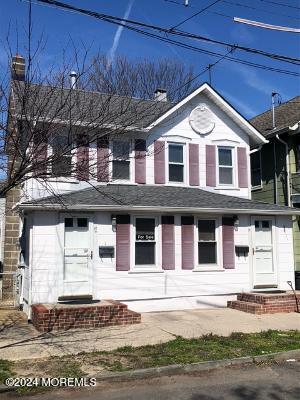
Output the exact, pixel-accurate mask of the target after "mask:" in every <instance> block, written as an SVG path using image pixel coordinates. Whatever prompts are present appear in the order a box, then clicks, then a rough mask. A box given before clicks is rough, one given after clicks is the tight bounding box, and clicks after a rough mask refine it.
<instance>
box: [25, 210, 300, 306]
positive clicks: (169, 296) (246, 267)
mask: <svg viewBox="0 0 300 400" xmlns="http://www.w3.org/2000/svg"><path fill="white" fill-rule="evenodd" d="M92 218H93V221H94V228H93V231H94V232H93V234H94V235H93V237H94V239H93V242H94V245H93V252H94V257H93V267H92V268H93V272H92V276H93V296H94V298H97V299H116V300H122V301H125V302H128V304H130V306H131V307H132V308H133V309H136V310H139V311H150V310H169V309H182V308H194V307H205V308H210V307H215V306H225V305H226V300H227V299H230V298H232V295H233V294H234V293H237V292H241V291H248V290H251V288H252V268H251V260H252V255H251V251H250V252H249V256H248V257H240V258H239V257H237V256H236V259H235V268H234V269H232V270H221V271H217V270H215V271H195V270H194V271H188V270H186V271H183V270H182V269H181V234H180V232H181V231H180V216H179V215H178V216H175V254H176V268H175V270H173V271H160V272H154V273H137V272H136V271H134V269H133V268H131V271H129V272H124V271H116V270H115V259H112V260H110V259H103V260H101V258H100V257H99V252H98V248H99V246H115V233H114V232H113V231H112V226H111V214H110V213H100V212H98V213H95V214H94V215H93V217H92ZM239 221H240V224H239V228H238V230H237V231H235V244H239V245H249V246H250V250H251V235H250V226H249V224H250V217H249V216H240V218H239ZM33 223H34V225H33V230H32V250H33V252H32V257H31V260H32V261H31V263H32V265H31V267H32V303H38V302H54V303H55V302H56V301H57V298H58V296H59V287H60V279H62V268H63V262H62V257H63V252H62V247H63V238H62V237H61V230H60V227H59V214H58V213H55V212H35V214H34V218H33ZM131 236H132V241H133V240H134V232H133V231H132V235H131ZM292 243H293V242H292V223H291V218H290V217H283V216H279V217H277V218H276V257H277V266H278V271H279V274H278V279H279V288H281V289H288V287H287V284H286V281H287V280H291V281H294V272H293V244H292ZM157 244H158V246H160V238H158V240H157ZM220 245H221V244H220ZM195 247H196V243H195Z"/></svg>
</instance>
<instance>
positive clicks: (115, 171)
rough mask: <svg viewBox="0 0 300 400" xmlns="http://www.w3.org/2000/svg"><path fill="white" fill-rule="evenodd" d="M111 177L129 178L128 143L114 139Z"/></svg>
mask: <svg viewBox="0 0 300 400" xmlns="http://www.w3.org/2000/svg"><path fill="white" fill-rule="evenodd" d="M112 154H113V161H112V177H113V179H124V180H129V179H130V159H129V154H130V143H129V142H126V141H121V140H114V141H113V143H112Z"/></svg>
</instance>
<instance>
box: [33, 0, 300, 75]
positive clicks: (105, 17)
mask: <svg viewBox="0 0 300 400" xmlns="http://www.w3.org/2000/svg"><path fill="white" fill-rule="evenodd" d="M36 2H38V3H42V4H47V5H52V6H54V7H57V8H62V9H66V10H68V11H69V10H70V11H71V12H78V13H80V14H85V15H88V16H92V17H95V18H97V19H100V20H103V21H106V22H109V23H112V24H116V25H122V26H123V27H124V28H126V29H129V30H132V31H134V32H138V33H141V34H143V35H145V36H149V37H152V38H156V39H158V40H160V41H163V42H168V43H170V44H174V45H176V46H179V47H182V48H186V49H189V50H193V51H196V52H200V53H204V54H207V55H211V56H214V57H222V56H223V55H222V54H220V53H217V52H212V51H209V50H204V49H201V48H199V47H196V46H192V45H189V44H186V43H183V42H179V41H177V40H174V39H171V38H169V37H165V36H161V35H159V34H156V33H153V32H151V31H150V32H149V31H145V30H141V29H140V28H138V27H136V26H139V27H140V26H141V27H143V28H148V29H151V30H156V31H159V32H160V33H166V34H168V33H170V34H174V35H177V36H184V37H188V38H192V39H199V40H205V41H208V42H210V43H214V44H222V45H223V46H224V45H225V46H227V48H236V49H243V50H245V51H248V52H252V53H256V54H259V55H264V56H267V57H270V58H273V59H277V60H280V61H286V62H290V63H292V64H295V63H296V64H297V65H298V63H299V62H300V60H299V59H294V58H290V57H286V56H281V55H277V54H271V53H266V52H263V51H262V50H257V49H249V48H244V47H241V46H238V45H233V44H228V43H224V42H220V41H215V40H213V39H209V38H205V37H202V36H198V35H194V34H189V33H187V32H182V31H177V30H176V31H171V30H170V29H165V28H161V27H157V26H153V25H148V24H145V23H141V22H137V21H132V20H125V19H123V18H119V17H113V16H109V15H106V14H100V13H97V12H94V11H90V10H85V9H79V8H77V7H74V6H71V5H69V4H64V3H61V2H58V1H54V0H36ZM125 22H126V24H125ZM130 24H133V25H135V26H131V25H130ZM226 59H227V60H230V61H234V62H237V63H240V64H244V65H249V66H253V67H257V68H261V69H265V70H269V71H274V72H279V73H283V74H287V75H292V76H299V75H300V74H299V73H297V72H294V71H289V70H283V69H280V68H274V67H270V66H266V65H262V64H258V63H254V62H251V61H246V60H242V59H238V58H235V57H229V56H227V57H226Z"/></svg>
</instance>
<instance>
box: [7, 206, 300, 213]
mask: <svg viewBox="0 0 300 400" xmlns="http://www.w3.org/2000/svg"><path fill="white" fill-rule="evenodd" d="M16 208H18V209H19V210H24V211H26V210H52V211H85V212H86V211H114V212H124V211H127V212H128V211H137V212H144V211H152V212H153V211H154V212H156V213H165V212H167V213H182V214H194V213H210V214H231V215H232V214H248V215H249V214H251V215H300V209H297V208H295V209H293V208H290V209H288V208H287V210H264V209H252V208H250V209H249V208H245V209H239V208H199V207H198V208H197V207H194V208H191V207H161V206H152V207H151V206H129V205H127V206H119V205H116V206H114V205H102V206H101V205H99V206H98V205H90V204H80V205H73V206H67V205H59V204H57V205H53V204H42V205H35V204H19V205H17V206H15V207H14V209H16Z"/></svg>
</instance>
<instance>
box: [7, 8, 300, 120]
mask: <svg viewBox="0 0 300 400" xmlns="http://www.w3.org/2000/svg"><path fill="white" fill-rule="evenodd" d="M62 1H64V2H66V3H70V4H73V5H75V6H77V7H82V8H87V9H91V10H94V11H97V12H103V13H107V14H110V15H115V16H120V17H123V16H124V15H126V16H127V15H128V18H129V19H135V20H139V21H143V22H145V23H148V24H154V25H159V26H163V27H166V28H168V27H172V26H174V25H176V24H177V23H179V22H180V21H182V20H184V19H185V18H188V17H189V16H191V15H192V14H194V13H195V12H197V11H198V10H200V9H201V8H203V7H205V6H206V5H208V4H210V3H212V2H213V0H189V3H190V6H189V7H184V6H182V5H180V4H174V3H172V2H169V1H165V0H62ZM174 1H175V2H178V3H183V2H184V0H174ZM274 1H278V2H281V3H284V4H286V5H290V6H292V7H300V1H299V0H280V1H279V0H274ZM234 3H235V4H234ZM237 4H240V5H244V7H241V6H238V5H237ZM249 7H254V8H257V9H252V8H249ZM258 9H259V10H258ZM208 11H209V12H204V13H202V14H200V15H199V16H196V17H195V18H192V19H191V20H189V21H188V22H186V23H185V24H183V25H181V26H180V29H182V30H185V31H189V32H193V33H196V34H199V35H203V36H207V37H210V38H213V39H218V40H222V41H226V42H230V43H235V44H239V45H244V46H247V47H253V48H260V49H263V50H265V51H268V52H273V53H279V54H284V55H287V56H290V57H297V58H299V53H300V35H299V34H298V35H297V34H293V33H286V32H276V31H272V30H265V29H261V28H256V27H251V26H247V25H242V24H237V23H235V22H233V20H232V19H231V18H229V17H228V16H237V17H240V18H247V19H253V20H256V21H263V22H266V23H270V24H275V25H284V26H292V27H299V25H300V9H298V10H297V9H296V8H291V7H282V6H277V5H274V4H270V3H268V2H265V1H262V0H252V1H251V2H249V1H247V0H222V1H220V2H218V3H217V4H215V5H214V6H212V7H211V8H210V9H209V10H208ZM215 13H221V14H224V15H227V17H225V16H220V15H217V14H215ZM27 15H28V3H26V2H23V1H21V0H9V1H2V2H1V14H0V40H1V41H0V63H2V64H3V63H5V58H6V53H5V51H4V46H5V43H4V42H5V37H6V35H7V32H8V30H10V41H11V44H12V46H13V48H14V49H16V48H17V47H18V50H19V52H20V53H21V54H22V50H23V49H24V46H26V42H27V39H26V34H25V32H26V26H27V24H28V22H27ZM32 16H33V29H34V35H33V42H35V41H36V40H38V38H39V37H40V35H41V34H43V35H44V38H45V39H46V46H45V50H44V52H43V58H42V60H41V61H42V65H43V66H44V68H45V70H46V68H47V65H48V64H49V65H50V64H51V65H52V64H54V63H55V62H56V60H60V58H61V57H62V51H63V49H65V48H66V47H67V46H68V45H69V44H70V38H72V40H73V42H75V43H78V46H79V47H80V46H82V45H84V46H86V47H88V48H89V53H90V54H91V55H92V54H93V53H96V52H97V51H98V50H101V51H102V52H105V53H107V54H108V55H109V56H110V57H111V58H112V59H113V57H114V56H115V55H116V54H122V55H126V56H128V57H130V58H132V59H135V58H140V57H141V58H149V59H151V60H153V59H159V58H164V57H170V58H174V59H177V60H179V61H180V62H182V63H184V64H186V65H187V66H189V65H193V66H194V71H195V73H198V72H200V71H201V70H203V69H204V68H205V67H206V66H207V65H208V64H210V63H213V62H215V61H216V60H217V59H216V58H213V57H211V56H207V55H203V54H199V53H195V52H192V51H190V50H186V49H182V48H178V47H175V46H172V45H169V44H165V43H162V42H159V41H157V40H155V39H150V38H146V37H144V36H142V35H139V34H137V33H134V32H130V31H127V30H126V29H123V30H119V32H118V33H117V30H118V27H117V26H114V25H110V24H108V23H106V22H102V21H99V20H96V19H93V18H91V17H87V16H82V15H78V14H75V13H70V12H66V11H62V10H58V9H55V8H50V7H44V6H40V5H36V4H33V14H32ZM16 31H18V41H17V40H16V33H15V32H16ZM188 43H190V44H194V45H196V46H201V47H202V48H205V49H209V50H212V51H217V52H221V53H225V52H226V48H222V47H219V46H216V45H207V44H205V43H203V42H195V41H189V42H188ZM235 56H236V57H239V58H244V59H246V60H251V61H253V62H259V63H261V64H266V65H269V66H274V67H278V68H282V69H288V70H293V71H295V70H297V69H296V67H295V66H293V65H290V64H286V63H279V62H275V61H272V60H268V59H264V58H263V57H258V56H255V55H246V54H244V53H241V52H238V51H236V52H235ZM206 80H208V75H207V74H206V75H203V76H202V77H201V78H200V79H199V81H198V82H199V84H200V83H201V82H203V81H206ZM212 85H213V86H214V87H215V88H216V89H217V90H218V91H219V92H220V93H221V94H222V95H223V96H224V97H225V98H226V99H227V100H228V101H229V102H230V103H231V104H232V105H233V106H235V107H236V108H237V110H238V111H240V112H241V113H242V114H243V115H244V116H245V117H247V118H251V117H253V116H255V115H256V114H258V113H260V112H263V111H265V110H266V109H268V108H269V107H270V102H271V92H273V91H274V92H278V93H280V95H281V97H282V101H286V100H288V99H290V98H292V97H294V96H296V95H299V93H300V81H299V78H297V77H293V76H288V75H282V74H279V73H274V72H269V71H263V70H259V69H256V68H252V67H248V66H243V65H240V64H236V63H231V62H229V61H222V62H220V63H219V64H218V65H217V66H216V67H215V68H214V69H213V71H212Z"/></svg>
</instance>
